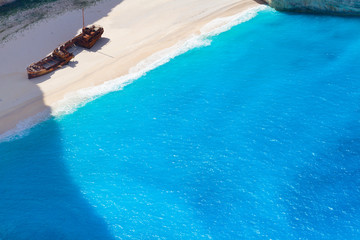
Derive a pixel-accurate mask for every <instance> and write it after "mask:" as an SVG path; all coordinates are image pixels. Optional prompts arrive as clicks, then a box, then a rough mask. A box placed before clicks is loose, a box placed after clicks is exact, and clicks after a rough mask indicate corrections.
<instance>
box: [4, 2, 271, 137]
mask: <svg viewBox="0 0 360 240" xmlns="http://www.w3.org/2000/svg"><path fill="white" fill-rule="evenodd" d="M267 8H268V7H265V6H259V7H255V8H251V9H249V10H247V11H244V12H242V13H239V14H237V15H235V16H231V17H225V18H218V19H215V20H213V21H211V22H210V23H208V24H206V25H205V26H204V27H203V28H202V29H201V31H200V32H201V34H200V35H193V36H191V37H190V38H189V39H187V40H185V41H180V42H178V43H177V44H175V45H174V46H172V47H170V48H167V49H164V50H162V51H159V52H157V53H155V54H153V55H151V56H150V57H148V58H146V59H145V60H143V61H141V62H140V63H138V64H137V65H136V66H135V67H133V68H131V69H130V71H129V74H127V75H124V76H122V77H119V78H116V79H114V80H110V81H107V82H105V83H103V84H102V85H99V86H96V87H90V88H84V89H81V90H78V91H76V92H73V93H69V94H67V95H66V96H65V98H64V99H63V100H60V101H59V102H57V103H56V104H55V106H54V107H53V109H52V115H53V116H55V117H60V116H64V115H66V114H71V113H73V112H75V111H76V110H77V109H78V108H80V107H82V106H84V105H85V104H86V103H88V102H91V101H93V100H95V99H96V98H98V97H100V96H103V95H105V94H107V93H110V92H114V91H119V90H122V89H123V87H124V86H126V85H128V84H130V83H132V82H133V81H135V80H136V79H138V78H140V77H141V76H143V75H145V74H146V73H147V72H149V71H151V70H153V69H155V68H157V67H159V66H161V65H163V64H165V63H167V62H169V61H170V60H171V59H173V58H175V57H176V56H179V55H181V54H183V53H185V52H187V51H189V50H191V49H194V48H198V47H204V46H209V45H210V44H211V39H210V37H212V36H215V35H218V34H220V33H222V32H225V31H228V30H230V29H231V28H232V27H234V26H236V25H238V24H240V23H243V22H246V21H248V20H250V19H252V18H254V17H255V16H256V15H257V13H258V12H259V11H262V10H265V9H267ZM48 117H49V112H42V113H40V114H37V115H35V116H33V117H31V118H28V119H26V120H24V121H22V122H20V123H19V124H18V125H17V127H16V128H15V129H13V130H10V131H8V132H6V133H4V134H2V135H0V141H4V140H5V141H8V140H13V139H14V138H15V139H17V137H21V136H24V135H25V134H26V131H25V130H28V129H30V128H32V127H33V126H35V125H36V124H38V123H40V122H42V121H44V120H46V119H47V118H48ZM1 139H2V140H1Z"/></svg>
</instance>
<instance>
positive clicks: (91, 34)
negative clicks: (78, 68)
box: [26, 25, 104, 79]
mask: <svg viewBox="0 0 360 240" xmlns="http://www.w3.org/2000/svg"><path fill="white" fill-rule="evenodd" d="M103 33H104V29H103V28H102V27H99V26H95V25H93V26H91V27H87V28H84V29H83V30H82V32H81V33H80V34H79V35H77V36H76V37H74V38H73V39H71V40H69V41H67V42H66V43H64V44H62V45H60V46H59V47H57V48H56V49H55V50H54V51H53V52H52V53H51V54H50V55H49V56H47V57H45V58H44V59H42V60H40V61H38V62H36V63H33V64H31V65H30V66H28V67H27V69H26V70H27V75H28V78H29V79H32V78H35V77H40V76H42V75H44V74H47V73H50V72H53V71H55V70H56V69H58V68H60V67H62V66H64V65H66V64H67V63H68V62H69V61H70V60H71V59H73V58H74V55H73V54H72V53H70V52H69V51H68V50H69V49H70V48H71V47H73V46H74V45H77V46H81V47H84V48H87V49H90V48H91V47H93V46H94V44H95V43H96V42H97V41H98V40H99V39H100V38H101V36H102V34H103Z"/></svg>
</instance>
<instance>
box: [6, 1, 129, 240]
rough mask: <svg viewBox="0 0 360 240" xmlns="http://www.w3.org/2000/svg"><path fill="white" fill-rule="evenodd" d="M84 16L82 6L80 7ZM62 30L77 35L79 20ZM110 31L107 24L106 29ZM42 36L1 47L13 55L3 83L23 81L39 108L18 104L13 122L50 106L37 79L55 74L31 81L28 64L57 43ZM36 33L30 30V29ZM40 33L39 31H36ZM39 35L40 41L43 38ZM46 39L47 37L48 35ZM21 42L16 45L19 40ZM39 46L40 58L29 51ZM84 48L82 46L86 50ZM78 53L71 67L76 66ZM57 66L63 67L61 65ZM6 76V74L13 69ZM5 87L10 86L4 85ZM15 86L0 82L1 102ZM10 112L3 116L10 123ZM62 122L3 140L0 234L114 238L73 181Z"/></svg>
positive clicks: (107, 4)
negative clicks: (60, 126)
mask: <svg viewBox="0 0 360 240" xmlns="http://www.w3.org/2000/svg"><path fill="white" fill-rule="evenodd" d="M121 2H122V1H119V0H117V1H115V0H108V1H104V2H103V3H104V5H102V8H101V13H99V14H98V15H97V16H88V18H87V19H86V23H87V24H92V23H93V22H95V21H97V20H99V19H101V18H102V17H104V16H106V15H107V14H108V13H109V12H110V11H111V10H112V9H113V8H114V7H115V6H116V5H118V4H120V3H121ZM79 16H80V17H79V19H81V11H80V12H79ZM62 27H63V28H65V29H67V31H66V33H64V32H63V31H59V32H54V34H55V35H56V36H55V37H56V39H58V43H59V44H60V43H62V42H65V41H67V40H69V39H71V38H72V37H74V36H75V35H76V33H77V31H78V29H79V24H77V23H76V24H74V23H73V22H71V21H68V22H64V24H63V25H62ZM105 31H106V29H105ZM49 34H50V33H44V35H42V36H37V37H38V39H34V41H33V42H31V43H30V42H29V43H26V44H22V45H21V44H17V42H16V41H14V42H9V43H6V44H9V45H7V46H6V47H5V48H0V55H2V56H10V57H9V58H8V59H6V61H5V60H4V61H3V62H2V64H1V65H0V82H1V83H3V81H4V82H5V83H6V82H10V83H12V82H19V83H21V84H22V85H21V86H22V87H24V89H27V91H29V92H31V93H32V94H33V95H34V96H39V98H36V99H35V98H34V102H35V103H36V105H37V106H36V109H35V108H34V109H31V108H27V107H26V106H25V107H23V108H22V107H18V108H17V109H16V112H17V113H19V116H20V117H18V118H15V117H14V116H13V115H11V114H10V115H8V116H9V119H11V120H12V121H13V122H14V123H17V122H18V121H19V120H21V117H22V116H23V115H27V114H28V113H29V112H30V114H31V113H33V114H35V113H36V112H41V111H43V110H44V109H49V108H48V106H46V104H45V103H44V102H43V100H42V98H41V97H43V93H42V91H41V89H40V88H39V86H38V85H37V83H40V82H43V81H46V80H47V79H49V78H50V77H51V76H52V74H49V75H45V76H43V77H40V78H35V79H32V80H31V81H29V80H28V79H27V76H26V66H27V65H28V64H30V63H32V62H36V61H39V60H40V59H41V58H43V57H45V56H46V55H47V54H48V53H49V52H51V51H52V49H55V48H56V47H57V46H56V45H54V46H52V44H48V45H51V46H48V45H46V44H45V43H46V39H47V35H49ZM64 34H66V35H64ZM30 35H31V34H30ZM33 37H36V36H33ZM39 39H40V40H41V41H39ZM44 39H45V40H44ZM108 42H109V39H106V38H104V39H103V40H101V41H99V42H98V45H97V46H95V49H98V50H99V49H101V47H103V46H104V45H105V44H106V43H108ZM16 44H17V45H16ZM29 49H32V50H34V52H35V53H36V55H38V56H37V57H36V59H33V58H34V56H33V55H26V54H23V55H21V57H19V56H20V54H19V53H27V51H28V50H29ZM81 51H83V50H81ZM76 64H77V60H76V58H75V59H74V60H73V61H72V62H71V63H70V64H69V65H68V66H67V67H76ZM58 71H61V69H59V70H58ZM8 72H9V74H7V75H5V74H3V73H8ZM2 86H6V85H5V84H3V85H2ZM7 91H11V89H6V88H5V87H2V88H1V87H0V98H1V101H0V105H1V104H2V103H4V104H5V103H7V102H10V101H12V99H11V98H7V96H8V95H6V94H4V93H6V92H7ZM6 117H7V116H5V117H3V118H0V126H5V125H4V124H5V123H6V121H3V120H4V119H5V120H6ZM63 141H64V140H63V138H62V134H61V129H60V128H59V125H58V122H57V121H55V120H54V119H50V120H48V121H46V122H43V123H42V124H40V125H38V126H36V127H35V128H34V129H32V130H30V131H29V134H28V135H27V136H25V137H23V138H20V139H17V140H14V141H11V142H2V143H0V239H1V240H7V239H114V237H113V236H112V234H111V233H110V231H109V229H108V225H107V223H106V222H105V220H104V219H103V218H102V217H101V216H100V215H98V213H97V212H96V211H95V208H94V207H93V206H91V205H90V203H89V202H88V200H87V199H86V198H85V197H84V195H83V194H82V192H81V189H80V188H79V187H78V186H77V185H76V183H75V182H73V179H72V176H71V175H70V172H69V167H68V166H66V162H65V161H64V148H63Z"/></svg>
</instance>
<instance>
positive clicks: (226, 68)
mask: <svg viewBox="0 0 360 240" xmlns="http://www.w3.org/2000/svg"><path fill="white" fill-rule="evenodd" d="M359 24H360V19H358V18H341V17H325V16H311V15H287V14H283V13H276V12H272V11H264V12H261V13H260V14H259V15H258V16H257V17H255V18H253V19H252V20H251V21H249V22H246V23H243V24H240V25H238V26H236V27H234V28H233V29H232V30H230V31H228V32H225V33H223V34H221V35H219V36H216V37H213V38H212V44H211V46H208V47H203V48H198V49H194V50H191V51H189V52H187V53H185V54H183V55H181V56H179V57H176V58H175V59H173V60H172V61H170V62H169V63H167V64H165V65H163V66H161V67H159V68H157V69H155V70H153V71H151V72H149V73H148V74H147V75H146V76H144V77H141V78H140V79H138V80H136V81H135V82H133V83H132V84H130V85H128V86H126V87H125V88H124V89H123V90H122V91H118V92H114V93H110V94H107V95H105V96H103V97H101V98H99V99H97V100H95V101H92V102H90V103H88V104H87V105H86V106H84V107H82V108H80V109H79V110H77V111H76V112H75V113H73V114H71V115H65V116H63V117H60V118H54V119H50V120H48V121H46V122H43V123H41V124H40V125H38V126H36V127H35V128H33V129H32V130H31V131H30V133H29V134H28V135H26V136H25V137H23V138H21V139H18V140H14V141H11V142H3V143H1V144H0V154H1V155H0V156H1V158H0V239H359V238H360V193H359V186H360V185H359V184H360V122H359V119H360V104H359V102H360V77H359V76H360V68H359V59H360V28H359V27H358V26H359Z"/></svg>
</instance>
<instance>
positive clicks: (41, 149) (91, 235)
mask: <svg viewBox="0 0 360 240" xmlns="http://www.w3.org/2000/svg"><path fill="white" fill-rule="evenodd" d="M63 157H64V149H63V146H62V137H61V130H60V128H59V126H58V123H57V122H56V121H55V120H54V119H50V120H48V121H46V122H43V123H41V124H40V125H38V126H36V127H35V128H34V129H33V130H32V131H31V132H30V133H29V135H27V136H25V137H23V138H21V139H18V140H14V141H11V142H3V143H1V144H0V239H113V237H112V235H111V234H110V232H109V230H108V226H107V224H106V222H105V221H104V219H103V218H102V217H101V216H99V215H98V214H97V213H96V212H95V210H94V208H93V206H91V205H90V204H89V202H88V201H87V200H86V199H85V198H84V197H83V194H82V193H81V191H80V189H79V188H78V186H77V185H76V184H75V183H74V182H73V181H72V177H71V176H70V174H69V171H68V168H67V166H66V165H65V163H64V160H63Z"/></svg>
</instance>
